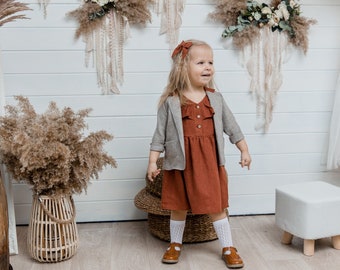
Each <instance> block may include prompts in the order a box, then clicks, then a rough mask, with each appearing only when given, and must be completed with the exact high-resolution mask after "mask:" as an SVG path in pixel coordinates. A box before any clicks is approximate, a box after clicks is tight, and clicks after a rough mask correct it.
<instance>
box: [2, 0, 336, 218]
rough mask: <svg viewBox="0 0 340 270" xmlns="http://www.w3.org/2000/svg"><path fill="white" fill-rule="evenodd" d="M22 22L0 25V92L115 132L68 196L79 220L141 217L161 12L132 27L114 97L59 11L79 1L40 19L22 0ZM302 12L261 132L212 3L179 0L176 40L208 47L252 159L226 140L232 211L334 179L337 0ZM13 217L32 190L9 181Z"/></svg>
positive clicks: (257, 207) (162, 73)
mask: <svg viewBox="0 0 340 270" xmlns="http://www.w3.org/2000/svg"><path fill="white" fill-rule="evenodd" d="M25 2H27V3H29V4H30V7H31V8H32V11H29V12H26V14H27V16H29V17H30V18H31V19H30V20H21V21H17V22H14V23H9V24H7V25H5V26H4V27H2V28H0V48H1V50H2V60H3V62H2V65H3V71H4V83H5V89H6V100H7V102H8V103H13V96H14V95H19V94H20V95H25V96H27V97H29V98H30V100H31V102H32V104H33V105H34V106H35V108H36V110H37V111H38V112H42V111H44V110H45V109H46V108H47V105H48V103H49V102H50V101H52V100H54V101H56V102H57V104H58V105H59V106H60V107H62V106H70V107H72V108H73V109H74V110H78V109H82V108H87V107H91V108H93V112H92V113H91V117H89V119H88V123H89V128H90V130H99V129H105V130H107V131H108V132H110V133H112V134H113V135H114V136H115V139H114V140H113V141H112V142H110V143H108V144H107V145H106V149H107V151H108V152H109V153H110V154H112V155H113V156H114V157H115V158H116V159H117V161H118V168H117V169H110V168H107V169H105V170H104V171H103V173H101V174H100V179H99V180H98V181H93V182H92V185H91V186H90V188H89V189H88V192H87V194H81V195H79V196H78V195H77V196H75V200H76V206H77V221H107V220H131V219H143V218H145V217H146V215H145V213H143V212H141V211H139V210H138V209H136V208H135V207H134V202H133V199H134V196H135V194H136V193H137V192H138V191H139V190H140V189H142V188H143V187H144V186H145V181H144V175H145V170H146V165H147V158H148V149H149V143H150V140H151V136H152V133H153V129H154V126H155V119H156V118H155V117H156V104H157V101H158V98H159V95H160V93H161V92H162V90H163V88H164V86H165V83H166V80H167V75H168V71H169V68H170V57H169V53H170V52H169V50H168V47H169V46H168V44H167V43H166V42H165V36H160V35H159V26H160V18H159V17H157V15H156V14H155V13H153V17H152V23H150V24H148V25H147V27H146V28H143V29H137V28H134V27H132V28H131V38H130V39H129V40H128V41H127V43H126V45H125V46H124V70H125V83H124V85H123V86H121V87H120V89H121V94H120V95H110V96H104V95H101V90H100V89H99V88H98V87H97V83H96V74H95V69H94V68H85V67H84V43H82V41H81V40H79V41H75V40H74V39H73V35H74V32H75V28H76V25H75V22H73V21H70V20H66V19H65V14H66V13H67V12H69V11H71V10H74V9H76V8H77V7H78V6H79V4H80V1H77V0H67V1H66V0H51V2H50V4H49V6H48V8H47V18H46V19H44V17H43V13H42V10H41V9H40V8H39V5H38V4H37V1H35V0H28V1H25ZM300 3H301V5H302V11H303V15H304V16H306V17H311V18H315V19H317V20H318V24H317V25H315V26H312V28H311V31H310V49H309V51H308V53H307V55H306V56H304V55H303V54H302V53H301V52H298V51H293V52H292V55H291V57H290V59H289V61H288V62H287V63H286V64H285V65H284V66H283V76H284V82H283V86H282V88H281V90H280V92H279V95H278V100H277V104H276V107H275V111H274V118H273V122H272V124H271V126H270V130H269V132H268V133H267V134H265V135H263V134H262V133H260V132H256V131H255V130H254V126H255V122H256V116H255V103H254V101H253V100H252V98H251V96H250V95H249V93H248V84H249V80H248V75H247V73H246V71H245V70H244V68H242V66H241V65H240V64H239V58H238V53H237V51H234V50H232V49H225V48H223V43H222V42H221V39H220V35H221V32H222V30H223V26H221V25H216V24H214V23H213V22H211V21H209V20H208V19H207V14H208V13H210V12H212V11H213V10H214V2H213V1H210V0H187V1H186V6H185V10H184V13H183V22H182V28H181V31H180V40H182V39H188V38H196V39H202V40H205V41H207V42H208V43H210V44H211V45H212V47H213V49H214V53H215V65H216V70H217V74H216V81H217V84H218V86H219V88H220V91H222V92H223V94H224V96H225V98H226V100H227V102H228V104H229V106H230V107H231V109H232V111H233V112H234V114H235V117H236V118H237V120H238V122H239V124H240V126H241V127H242V129H243V131H244V133H245V134H246V137H247V141H248V144H249V147H250V151H251V153H252V157H253V165H252V168H251V170H250V171H247V170H242V169H241V168H239V165H238V160H239V153H238V151H237V150H236V148H235V147H234V146H232V145H230V144H228V145H227V146H226V147H227V152H226V156H227V168H228V173H229V178H230V180H229V181H230V182H229V185H230V205H231V207H230V213H231V214H233V215H237V214H259V213H273V212H274V208H275V205H274V203H275V201H274V199H275V198H274V197H275V187H276V186H278V185H281V184H285V183H292V182H298V181H313V180H329V181H340V176H339V175H337V174H335V173H325V172H324V171H325V164H324V163H325V155H326V148H327V138H328V128H329V120H330V116H331V110H332V105H333V104H332V101H333V100H332V99H333V95H334V88H335V83H336V79H337V75H338V72H339V69H340V16H339V14H340V1H338V0H325V1H317V0H303V1H300ZM14 197H15V209H16V219H17V222H18V223H19V224H25V223H27V222H28V220H29V215H30V212H29V211H30V204H31V192H30V191H29V189H28V187H27V186H25V185H22V184H15V185H14Z"/></svg>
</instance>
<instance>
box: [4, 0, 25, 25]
mask: <svg viewBox="0 0 340 270" xmlns="http://www.w3.org/2000/svg"><path fill="white" fill-rule="evenodd" d="M25 10H31V9H30V8H29V7H28V6H27V4H23V3H20V2H16V1H15V0H0V26H3V25H4V24H5V23H8V22H12V21H15V20H17V19H28V18H27V17H26V16H25V15H23V14H18V15H16V13H17V12H21V11H25Z"/></svg>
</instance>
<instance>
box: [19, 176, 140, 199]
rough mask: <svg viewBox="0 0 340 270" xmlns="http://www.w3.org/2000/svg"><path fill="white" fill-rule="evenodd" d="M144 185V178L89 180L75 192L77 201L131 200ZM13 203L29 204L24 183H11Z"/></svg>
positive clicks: (30, 193) (27, 188)
mask: <svg viewBox="0 0 340 270" xmlns="http://www.w3.org/2000/svg"><path fill="white" fill-rule="evenodd" d="M144 187H145V180H144V179H137V180H136V179H132V180H119V181H103V180H92V181H90V183H89V185H88V188H87V190H86V191H83V192H82V193H81V194H75V195H74V198H75V200H76V201H77V202H95V201H114V200H133V199H134V197H135V196H136V194H137V193H138V192H139V191H140V190H141V189H143V188H144ZM13 189H14V192H15V194H16V195H15V198H14V203H15V204H29V203H31V201H32V191H31V190H30V186H28V185H26V184H15V185H13Z"/></svg>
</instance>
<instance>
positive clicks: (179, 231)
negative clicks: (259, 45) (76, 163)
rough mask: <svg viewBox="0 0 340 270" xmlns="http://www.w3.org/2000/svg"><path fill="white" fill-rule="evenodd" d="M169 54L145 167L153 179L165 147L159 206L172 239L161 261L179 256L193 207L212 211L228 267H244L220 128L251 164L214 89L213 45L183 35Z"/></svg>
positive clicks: (196, 210)
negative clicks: (232, 222) (233, 232)
mask: <svg viewBox="0 0 340 270" xmlns="http://www.w3.org/2000/svg"><path fill="white" fill-rule="evenodd" d="M172 59H173V65H172V68H171V71H170V74H169V80H168V85H167V86H166V88H165V91H164V93H163V94H162V96H161V99H160V103H159V109H158V113H157V126H156V130H155V132H154V135H153V138H152V142H151V147H150V156H149V165H148V171H147V176H148V179H149V180H150V181H153V179H154V178H155V177H156V176H157V175H158V174H159V173H160V169H157V165H156V161H157V159H158V158H159V156H160V153H161V152H163V151H164V152H165V154H164V160H163V170H164V171H163V182H162V196H161V201H162V208H163V209H168V210H171V217H170V238H171V241H170V245H169V248H168V249H167V250H166V252H165V254H164V256H163V259H162V262H163V263H177V262H178V259H179V256H180V252H181V248H182V237H183V232H184V227H185V220H186V215H187V211H188V210H191V211H192V213H193V214H209V215H210V217H211V220H212V222H213V226H214V229H215V231H216V234H217V236H218V238H219V241H220V243H221V245H222V259H223V261H224V262H225V263H226V265H227V267H228V268H242V267H243V261H242V259H241V258H240V256H239V255H238V253H237V250H236V248H235V247H233V242H232V237H231V230H230V225H229V221H228V217H227V215H226V212H225V209H226V208H227V207H228V183H227V174H226V170H225V168H224V164H225V158H224V138H223V132H224V133H226V134H227V135H228V136H229V140H230V141H231V143H234V144H236V146H237V148H238V149H239V150H240V152H241V161H240V162H239V163H240V165H241V166H242V167H245V166H246V167H248V169H249V168H250V163H251V157H250V155H249V152H248V147H247V143H246V141H245V139H244V136H243V134H242V131H241V130H240V128H239V126H238V124H237V123H236V121H235V119H234V116H233V114H232V113H231V111H230V110H229V108H228V106H227V105H226V103H225V101H224V99H223V97H222V95H221V94H220V93H219V92H216V91H215V90H214V89H212V87H213V75H214V71H215V70H214V63H213V52H212V49H211V47H210V46H209V45H208V44H207V43H205V42H202V41H197V40H188V41H182V43H181V44H179V45H178V46H177V47H176V49H175V50H174V52H173V54H172Z"/></svg>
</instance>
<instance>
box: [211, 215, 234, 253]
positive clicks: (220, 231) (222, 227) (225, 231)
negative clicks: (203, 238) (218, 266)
mask: <svg viewBox="0 0 340 270" xmlns="http://www.w3.org/2000/svg"><path fill="white" fill-rule="evenodd" d="M213 225H214V229H215V232H216V234H217V237H218V240H219V241H220V244H221V246H222V248H225V247H232V246H233V240H232V238H231V230H230V224H229V220H228V217H226V218H223V219H220V220H217V221H214V222H213Z"/></svg>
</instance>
